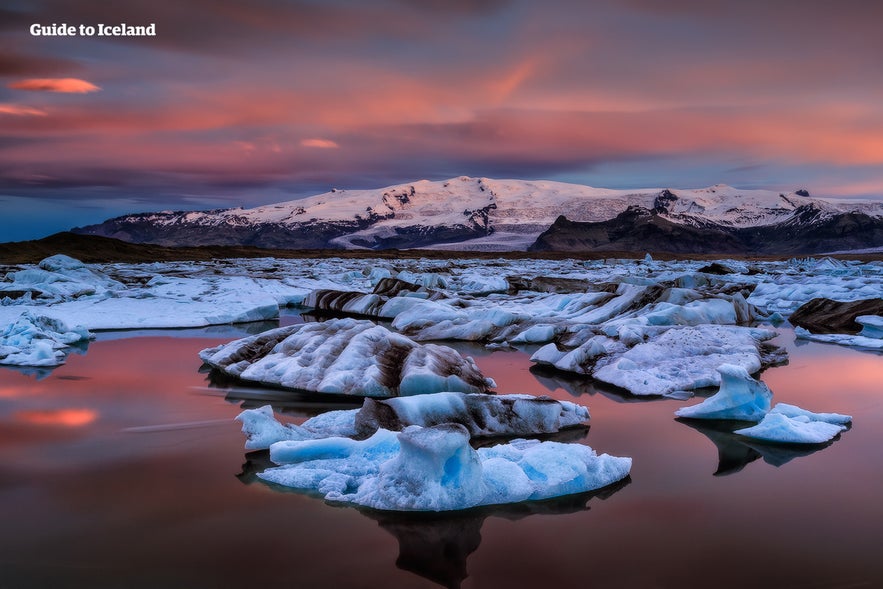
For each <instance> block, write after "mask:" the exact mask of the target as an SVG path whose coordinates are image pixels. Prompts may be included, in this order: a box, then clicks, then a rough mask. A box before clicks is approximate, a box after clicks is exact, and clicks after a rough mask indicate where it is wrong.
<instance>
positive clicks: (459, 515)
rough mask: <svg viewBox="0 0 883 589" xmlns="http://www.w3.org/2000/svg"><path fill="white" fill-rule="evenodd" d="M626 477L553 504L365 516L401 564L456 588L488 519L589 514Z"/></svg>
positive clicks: (363, 512)
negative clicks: (388, 538)
mask: <svg viewBox="0 0 883 589" xmlns="http://www.w3.org/2000/svg"><path fill="white" fill-rule="evenodd" d="M630 482H631V479H630V478H628V477H626V478H625V479H623V480H621V481H619V482H617V483H614V484H613V485H610V486H608V487H605V488H603V489H599V490H597V491H592V492H589V493H580V494H578V495H567V496H565V497H559V498H557V499H550V500H548V501H533V502H526V503H515V504H512V505H496V506H489V507H483V508H479V509H472V510H469V511H467V512H455V513H451V514H439V513H431V514H426V513H423V514H420V513H401V512H379V511H365V510H360V512H361V513H362V514H363V515H365V516H367V517H370V518H371V519H373V520H375V521H377V523H378V525H379V526H380V527H381V528H382V529H384V530H386V531H387V532H389V533H390V534H392V535H393V536H395V538H396V539H397V540H398V542H399V557H398V559H397V560H396V566H397V567H399V568H400V569H402V570H405V571H409V572H412V573H414V574H416V575H420V576H421V577H424V578H426V579H429V580H430V581H433V582H435V583H438V584H439V585H442V586H443V587H448V588H457V587H460V584H461V583H462V582H463V580H464V579H466V577H468V576H469V574H468V572H467V567H466V561H467V559H468V558H469V555H470V554H472V553H473V552H475V551H476V550H478V547H479V545H480V544H481V528H482V525H484V520H485V519H487V518H488V517H501V518H504V519H507V520H511V521H517V520H520V519H523V518H525V517H528V516H531V515H536V514H542V515H566V514H571V513H577V512H580V511H587V510H589V509H590V507H589V505H588V502H589V500H590V499H592V498H593V497H598V498H599V499H602V500H603V499H607V498H608V497H610V496H612V495H613V494H614V493H616V492H617V491H619V490H620V489H622V488H623V487H625V486H626V485H628V484H629V483H630Z"/></svg>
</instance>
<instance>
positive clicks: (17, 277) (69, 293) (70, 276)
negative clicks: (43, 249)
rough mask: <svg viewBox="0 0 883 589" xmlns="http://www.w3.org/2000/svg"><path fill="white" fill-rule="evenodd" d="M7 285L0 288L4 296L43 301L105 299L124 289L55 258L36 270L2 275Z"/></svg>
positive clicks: (81, 265)
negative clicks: (13, 294) (24, 294)
mask: <svg viewBox="0 0 883 589" xmlns="http://www.w3.org/2000/svg"><path fill="white" fill-rule="evenodd" d="M6 280H7V281H9V282H6V283H2V284H0V296H2V295H3V293H4V292H30V293H31V294H32V296H33V297H34V298H41V299H45V300H47V301H59V300H68V299H74V298H78V297H83V296H88V295H102V296H107V295H110V294H111V293H113V292H116V291H121V290H124V289H125V285H123V284H122V283H121V282H119V281H117V280H114V279H112V278H110V277H108V276H106V275H104V274H102V273H100V272H96V271H94V270H90V269H89V268H87V267H86V265H85V264H84V263H83V262H81V261H79V260H76V259H74V258H71V257H70V256H65V255H61V254H58V255H55V256H50V257H48V258H46V259H44V260H42V261H41V262H40V263H39V264H37V267H36V268H26V269H24V270H18V271H16V272H9V273H8V274H7V275H6Z"/></svg>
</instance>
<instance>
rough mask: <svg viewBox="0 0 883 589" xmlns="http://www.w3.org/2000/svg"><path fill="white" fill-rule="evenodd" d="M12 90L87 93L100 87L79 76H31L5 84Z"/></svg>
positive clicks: (96, 90)
mask: <svg viewBox="0 0 883 589" xmlns="http://www.w3.org/2000/svg"><path fill="white" fill-rule="evenodd" d="M7 86H8V87H9V88H12V89H13V90H36V91H41V92H64V93H68V94H88V93H89V92H98V91H99V90H101V88H100V87H98V86H96V85H95V84H92V83H91V82H87V81H86V80H80V79H79V78H31V79H28V80H21V81H19V82H11V83H10V84H8V85H7Z"/></svg>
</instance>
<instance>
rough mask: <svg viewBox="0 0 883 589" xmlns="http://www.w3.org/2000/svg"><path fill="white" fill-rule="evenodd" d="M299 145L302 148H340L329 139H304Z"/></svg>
mask: <svg viewBox="0 0 883 589" xmlns="http://www.w3.org/2000/svg"><path fill="white" fill-rule="evenodd" d="M300 144H301V145H302V146H304V147H313V148H316V149H337V148H338V147H340V145H338V144H337V143H336V142H334V141H332V140H330V139H304V140H303V141H301V142H300Z"/></svg>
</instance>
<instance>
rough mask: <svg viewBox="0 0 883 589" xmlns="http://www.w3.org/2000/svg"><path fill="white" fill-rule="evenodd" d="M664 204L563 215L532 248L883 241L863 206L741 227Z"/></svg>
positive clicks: (802, 212) (758, 250) (809, 210)
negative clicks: (667, 212)
mask: <svg viewBox="0 0 883 589" xmlns="http://www.w3.org/2000/svg"><path fill="white" fill-rule="evenodd" d="M660 198H661V197H660ZM657 200H659V199H657ZM663 200H664V199H663ZM664 206H665V203H664V202H660V203H658V206H657V207H654V209H653V210H650V209H645V208H642V207H629V208H628V209H627V210H625V211H623V212H622V213H620V214H619V215H618V216H617V217H615V218H614V219H611V220H609V221H600V222H597V223H580V222H575V221H570V220H568V219H567V218H565V217H563V216H562V217H558V219H557V220H556V221H555V223H553V224H552V226H551V227H549V229H547V230H546V231H545V232H543V233H542V234H541V235H540V236H539V237H538V238H537V240H536V241H535V242H534V244H533V245H532V246H531V247H530V250H529V251H534V252H540V251H558V252H586V251H593V252H603V251H610V250H625V251H648V252H659V251H663V252H671V253H677V254H709V253H718V254H729V255H756V254H772V255H807V254H819V253H824V252H830V251H838V250H850V249H862V248H873V247H880V246H883V219H879V218H874V217H870V216H868V215H866V214H864V213H860V212H849V213H841V214H837V215H829V216H824V215H821V214H820V213H821V212H820V211H819V209H818V208H817V207H815V206H814V205H812V204H809V205H806V206H803V207H800V208H798V209H797V210H796V211H795V214H794V216H793V217H791V218H789V219H788V220H787V221H785V222H782V223H776V224H773V225H762V226H758V227H742V228H736V227H729V226H726V225H719V224H704V225H702V226H697V225H688V224H683V223H675V222H673V221H671V220H669V219H667V218H666V217H663V216H661V215H660V214H659V213H658V212H657V209H662V208H664Z"/></svg>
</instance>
